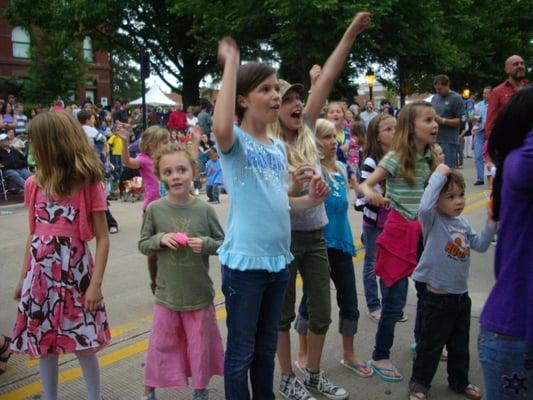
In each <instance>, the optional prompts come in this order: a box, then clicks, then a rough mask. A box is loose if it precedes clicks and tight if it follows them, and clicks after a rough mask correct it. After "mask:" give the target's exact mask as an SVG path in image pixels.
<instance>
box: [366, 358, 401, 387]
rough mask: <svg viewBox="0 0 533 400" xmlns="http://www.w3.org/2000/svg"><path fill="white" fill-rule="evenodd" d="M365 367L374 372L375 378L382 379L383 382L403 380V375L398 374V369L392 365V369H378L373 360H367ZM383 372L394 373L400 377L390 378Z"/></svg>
mask: <svg viewBox="0 0 533 400" xmlns="http://www.w3.org/2000/svg"><path fill="white" fill-rule="evenodd" d="M366 365H368V366H369V367H370V368H372V369H373V370H374V372H375V373H376V375H377V376H379V377H380V378H381V379H383V380H384V381H385V382H400V381H402V380H403V375H402V374H400V372H399V371H398V369H397V368H396V367H395V366H394V365H393V366H392V367H378V366H376V365H375V364H374V361H373V360H368V361H367V363H366ZM384 371H385V372H395V373H397V374H399V375H400V376H390V375H387V374H385V373H384Z"/></svg>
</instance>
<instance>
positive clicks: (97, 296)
mask: <svg viewBox="0 0 533 400" xmlns="http://www.w3.org/2000/svg"><path fill="white" fill-rule="evenodd" d="M103 299H104V296H102V288H101V287H100V285H99V284H97V283H93V282H91V283H90V284H89V288H88V289H87V291H86V292H85V301H84V302H83V308H84V309H85V311H88V312H96V311H98V309H99V308H100V306H101V304H102V300H103Z"/></svg>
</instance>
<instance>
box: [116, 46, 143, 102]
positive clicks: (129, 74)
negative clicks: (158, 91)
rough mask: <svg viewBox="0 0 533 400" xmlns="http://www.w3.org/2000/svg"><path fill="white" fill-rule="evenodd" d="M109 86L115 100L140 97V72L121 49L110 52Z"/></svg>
mask: <svg viewBox="0 0 533 400" xmlns="http://www.w3.org/2000/svg"><path fill="white" fill-rule="evenodd" d="M109 67H110V69H111V86H112V93H113V98H114V99H116V100H122V99H125V100H127V99H130V100H131V99H136V98H137V97H139V96H140V95H141V71H140V69H139V67H138V66H137V64H135V63H134V61H133V60H131V58H130V55H129V54H128V53H127V52H126V51H124V50H123V49H116V50H114V51H112V52H111V57H110V59H109Z"/></svg>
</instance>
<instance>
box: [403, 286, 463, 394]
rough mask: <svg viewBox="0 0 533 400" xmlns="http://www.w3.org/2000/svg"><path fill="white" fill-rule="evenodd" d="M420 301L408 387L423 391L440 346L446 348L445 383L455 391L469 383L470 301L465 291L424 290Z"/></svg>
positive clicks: (440, 349) (432, 372) (437, 364)
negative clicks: (458, 292) (419, 318)
mask: <svg viewBox="0 0 533 400" xmlns="http://www.w3.org/2000/svg"><path fill="white" fill-rule="evenodd" d="M422 302H423V303H424V305H423V308H422V318H421V326H420V336H419V338H418V340H417V342H416V356H415V359H414V361H413V374H412V376H411V382H410V383H409V387H410V389H411V390H414V391H421V392H425V391H427V390H428V389H429V388H430V386H431V381H432V380H433V377H434V376H435V373H436V372H437V368H438V366H439V361H440V357H441V353H442V349H443V348H444V346H446V348H447V350H448V363H447V371H448V384H449V385H450V388H451V389H452V390H454V391H456V392H458V393H462V392H464V390H465V389H466V387H467V386H468V384H469V381H468V369H469V363H470V352H469V350H468V348H469V344H470V310H471V308H472V301H471V300H470V297H469V296H468V293H464V294H435V293H432V292H430V291H428V290H426V291H425V292H424V295H423V297H422Z"/></svg>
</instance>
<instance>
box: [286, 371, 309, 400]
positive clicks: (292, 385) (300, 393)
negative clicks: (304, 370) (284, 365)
mask: <svg viewBox="0 0 533 400" xmlns="http://www.w3.org/2000/svg"><path fill="white" fill-rule="evenodd" d="M279 393H280V394H281V395H282V396H283V397H285V398H286V399H289V400H316V399H315V398H314V397H312V396H311V395H310V394H309V392H308V391H307V389H306V388H305V386H304V385H302V383H301V382H300V381H299V380H298V379H296V376H295V375H291V376H290V377H288V378H286V377H285V376H283V377H282V379H281V383H280V385H279Z"/></svg>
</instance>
